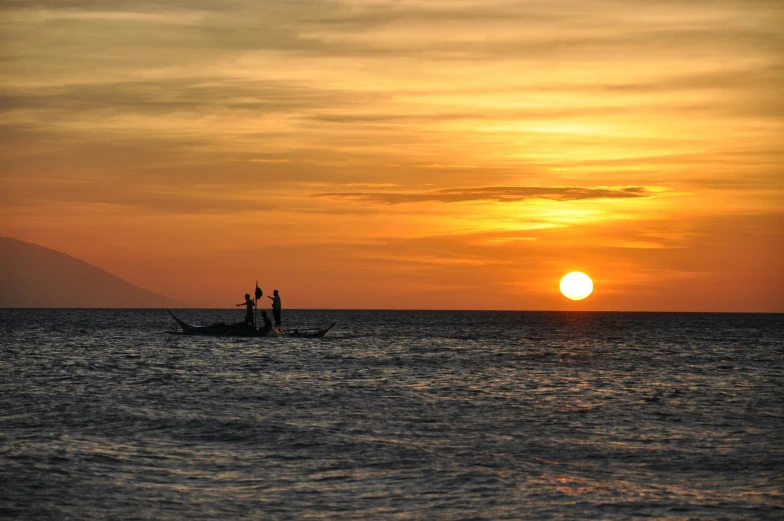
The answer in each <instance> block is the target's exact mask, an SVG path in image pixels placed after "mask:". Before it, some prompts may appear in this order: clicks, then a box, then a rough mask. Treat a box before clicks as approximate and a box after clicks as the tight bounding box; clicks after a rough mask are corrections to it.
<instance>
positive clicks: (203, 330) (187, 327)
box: [166, 309, 335, 338]
mask: <svg viewBox="0 0 784 521" xmlns="http://www.w3.org/2000/svg"><path fill="white" fill-rule="evenodd" d="M166 311H168V312H169V315H171V317H172V318H173V319H174V320H175V321H176V322H177V324H178V325H179V326H180V328H181V329H182V330H181V331H168V333H169V334H172V335H185V336H221V337H225V336H231V337H245V338H260V337H291V338H324V335H326V334H327V332H329V330H330V329H332V328H333V327H335V323H334V322H333V323H332V324H331V325H330V326H329V327H326V328H324V329H319V330H317V331H299V330H297V329H294V330H287V329H280V328H272V329H257V328H255V327H253V326H249V325H247V324H246V323H244V322H239V323H236V324H225V323H223V322H219V323H217V324H213V325H211V326H193V325H191V324H188V323H187V322H185V321H183V320H180V319H179V318H177V316H175V315H174V313H172V312H171V310H169V309H167V310H166Z"/></svg>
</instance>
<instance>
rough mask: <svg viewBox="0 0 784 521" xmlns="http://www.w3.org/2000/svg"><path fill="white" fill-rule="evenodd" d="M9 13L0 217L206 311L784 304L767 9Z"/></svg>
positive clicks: (562, 5) (781, 53)
mask: <svg viewBox="0 0 784 521" xmlns="http://www.w3.org/2000/svg"><path fill="white" fill-rule="evenodd" d="M0 16H1V18H0V27H1V28H2V29H1V31H2V51H0V52H1V53H2V55H1V56H0V57H1V58H2V59H1V60H0V74H2V87H1V88H0V96H2V104H0V117H1V118H2V119H0V132H1V133H2V140H0V147H2V148H0V152H2V162H1V163H0V235H2V236H10V237H15V238H17V239H21V240H25V241H29V242H34V243H37V244H40V245H42V246H47V247H50V248H54V249H57V250H60V251H63V252H65V253H68V254H70V255H74V256H76V257H79V258H81V259H84V260H86V261H88V262H90V263H92V264H95V265H97V266H99V267H101V268H104V269H106V270H108V271H110V272H112V273H115V274H117V275H119V276H121V277H122V278H124V279H126V280H128V281H129V282H132V283H134V284H137V285H139V286H142V287H144V288H147V289H151V290H153V291H156V292H159V293H162V294H164V295H167V296H170V297H174V298H179V299H182V300H186V301H189V302H191V303H193V304H194V305H197V306H220V307H223V306H229V305H232V304H233V303H235V301H237V298H238V296H241V295H242V294H244V293H245V292H247V291H250V290H252V289H253V287H252V285H253V282H254V281H255V280H256V279H257V278H258V279H259V280H260V283H261V286H262V288H263V289H264V290H265V292H271V290H272V289H274V288H277V289H279V290H280V291H281V295H282V296H283V298H284V301H285V305H286V306H287V307H311V308H318V307H330V308H404V309H406V308H437V309H440V308H459V309H606V310H713V311H778V312H784V297H783V295H784V268H782V266H784V237H783V236H782V233H783V232H782V230H784V170H783V168H784V167H783V166H782V165H783V164H784V161H783V159H784V148H783V147H782V143H784V103H783V102H782V100H783V99H784V98H782V94H781V93H782V92H784V36H782V31H781V27H784V5H783V4H782V3H781V2H779V1H762V0H744V1H726V0H711V1H708V0H704V1H703V0H693V1H689V2H681V1H677V2H676V1H668V0H658V1H655V2H654V1H651V2H646V1H635V0H632V1H629V0H624V1H621V0H618V1H590V2H589V1H584V0H560V1H559V0H541V1H525V2H523V1H519V0H518V1H505V2H496V1H491V0H476V1H472V0H457V1H439V0H418V1H414V0H402V1H373V0H368V1H351V2H349V1H331V2H330V1H310V0H302V1H298V0H293V1H286V2H280V1H274V2H273V1H267V0H220V1H219V0H214V1H212V0H209V1H208V0H191V1H188V2H172V1H160V2H157V1H141V2H130V3H129V2H119V1H116V0H100V1H99V0H92V1H91V0H58V1H49V2H47V1H41V2H35V1H33V2H21V1H20V2H14V1H11V2H5V3H3V5H2V6H0ZM570 271H584V272H586V273H590V274H591V277H592V278H593V280H594V282H595V284H596V288H597V289H596V291H595V293H594V294H593V295H592V296H591V297H590V298H589V299H586V300H585V301H581V302H569V301H566V299H564V298H563V297H562V296H561V295H560V293H559V291H558V281H559V280H560V278H561V277H562V276H563V275H564V274H565V273H568V272H570Z"/></svg>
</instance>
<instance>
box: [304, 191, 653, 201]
mask: <svg viewBox="0 0 784 521" xmlns="http://www.w3.org/2000/svg"><path fill="white" fill-rule="evenodd" d="M655 195H656V192H654V191H652V190H650V189H649V188H646V187H643V186H630V187H624V188H604V187H601V188H583V187H538V186H487V187H476V188H444V189H440V190H432V191H427V192H327V193H320V194H314V195H313V196H312V197H328V198H336V199H353V200H357V201H362V202H367V203H382V204H390V205H391V204H403V203H423V202H440V203H467V202H480V201H492V202H497V203H516V202H522V201H526V200H529V199H545V200H549V201H560V202H564V201H584V200H588V199H636V198H643V197H653V196H655Z"/></svg>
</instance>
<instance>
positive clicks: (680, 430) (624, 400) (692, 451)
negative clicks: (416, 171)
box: [0, 310, 784, 520]
mask: <svg viewBox="0 0 784 521" xmlns="http://www.w3.org/2000/svg"><path fill="white" fill-rule="evenodd" d="M181 316H182V318H183V319H185V320H187V321H189V322H192V323H196V324H199V323H201V324H209V323H212V322H216V321H219V320H224V321H237V320H241V319H242V313H241V312H240V311H236V310H233V311H229V310H226V311H224V310H186V311H182V312H181ZM283 318H284V325H286V324H288V325H289V326H294V325H296V326H298V327H308V326H311V327H318V326H324V325H328V324H329V323H331V322H337V325H336V326H335V329H334V330H332V331H331V332H330V333H329V334H328V335H327V337H326V338H325V339H324V340H310V339H290V338H270V339H231V338H194V337H182V336H173V335H167V334H165V333H164V332H165V331H166V330H171V329H175V327H176V324H175V323H174V322H173V321H172V320H171V318H170V317H169V316H168V315H167V314H166V312H165V311H163V310H0V335H2V336H1V337H0V338H1V340H0V344H1V346H0V517H7V518H11V519H14V518H16V519H36V520H38V519H57V520H60V519H74V520H88V519H118V520H134V519H188V520H192V519H313V518H318V519H370V520H373V519H422V520H431V519H449V520H458V519H466V520H468V519H491V520H495V519H630V518H638V517H639V518H643V517H646V518H655V519H684V520H685V519H744V520H745V519H777V520H778V519H782V518H784V491H783V488H784V316H782V315H740V314H656V313H640V314H635V313H535V312H405V311H388V312H387V311H285V312H284V317H283Z"/></svg>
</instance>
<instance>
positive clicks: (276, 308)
mask: <svg viewBox="0 0 784 521" xmlns="http://www.w3.org/2000/svg"><path fill="white" fill-rule="evenodd" d="M272 295H273V296H271V297H270V296H269V295H267V298H270V299H272V317H273V318H274V319H275V327H280V295H278V290H275V291H273V292H272Z"/></svg>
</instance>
